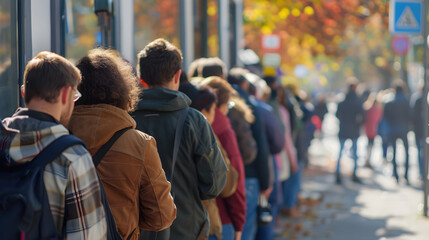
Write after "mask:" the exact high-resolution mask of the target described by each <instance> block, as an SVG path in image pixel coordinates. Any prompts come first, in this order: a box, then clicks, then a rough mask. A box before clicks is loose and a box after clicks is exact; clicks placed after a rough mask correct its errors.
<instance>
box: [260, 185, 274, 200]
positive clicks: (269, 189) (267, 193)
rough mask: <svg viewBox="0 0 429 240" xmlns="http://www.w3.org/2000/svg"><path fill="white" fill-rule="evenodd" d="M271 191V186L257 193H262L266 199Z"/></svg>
mask: <svg viewBox="0 0 429 240" xmlns="http://www.w3.org/2000/svg"><path fill="white" fill-rule="evenodd" d="M272 191H273V187H270V188H268V189H267V190H264V191H261V192H260V193H259V194H260V195H264V196H265V198H266V199H268V198H269V197H270V195H271V192H272Z"/></svg>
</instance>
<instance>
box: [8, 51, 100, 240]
mask: <svg viewBox="0 0 429 240" xmlns="http://www.w3.org/2000/svg"><path fill="white" fill-rule="evenodd" d="M23 80H24V84H23V86H22V88H21V91H22V95H23V97H24V101H25V105H26V108H19V109H18V110H17V112H16V113H15V114H14V115H13V116H12V117H10V118H6V119H4V120H3V121H2V124H1V126H0V142H1V144H0V184H1V187H0V202H2V203H3V204H2V206H1V207H0V226H1V227H0V229H1V230H0V232H1V235H2V239H58V238H67V239H105V238H106V219H105V212H104V209H103V204H102V202H101V194H100V185H99V182H98V177H97V173H96V171H95V168H94V164H93V163H92V159H91V155H90V154H89V153H88V151H87V150H86V149H85V147H84V145H83V142H82V141H80V140H79V139H77V138H76V137H74V136H72V135H69V131H68V130H67V129H66V128H65V127H64V126H63V125H64V124H66V123H67V122H68V120H69V119H70V116H71V113H72V111H73V108H74V101H76V100H77V99H78V98H79V97H80V96H81V95H80V93H79V92H78V91H77V86H78V85H79V83H80V81H81V76H80V72H79V70H78V69H77V68H76V67H75V66H73V64H71V63H70V62H69V61H68V60H66V59H65V58H63V57H61V56H59V55H57V54H55V53H51V52H41V53H39V54H38V55H37V56H35V57H34V58H33V59H32V60H30V62H29V63H28V64H27V67H26V69H25V72H24V79H23ZM21 203H24V204H21Z"/></svg>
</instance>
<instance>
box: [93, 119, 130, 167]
mask: <svg viewBox="0 0 429 240" xmlns="http://www.w3.org/2000/svg"><path fill="white" fill-rule="evenodd" d="M129 129H132V127H126V128H123V129H121V130H119V131H117V132H115V134H113V136H112V137H111V138H110V139H109V141H107V142H106V143H105V144H104V145H103V146H101V147H100V149H98V151H97V152H96V153H95V154H94V156H92V161H93V162H94V166H96V167H97V166H98V164H100V162H101V159H103V157H104V155H106V153H107V152H108V151H109V149H110V148H111V147H112V146H113V144H114V143H115V142H116V140H118V138H119V137H120V136H122V134H124V133H125V132H126V131H128V130H129Z"/></svg>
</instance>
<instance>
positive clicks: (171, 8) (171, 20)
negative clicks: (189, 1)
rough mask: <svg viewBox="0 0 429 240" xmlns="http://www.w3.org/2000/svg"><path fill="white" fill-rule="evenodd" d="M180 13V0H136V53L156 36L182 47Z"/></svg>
mask: <svg viewBox="0 0 429 240" xmlns="http://www.w3.org/2000/svg"><path fill="white" fill-rule="evenodd" d="M179 13H180V5H179V0H135V2H134V23H135V25H134V27H135V28H134V29H135V30H134V47H135V53H136V54H137V53H138V52H140V51H141V50H142V49H143V48H144V47H145V46H146V45H147V44H148V43H149V42H151V41H152V40H154V39H156V38H165V39H166V40H168V41H170V42H171V43H173V44H174V45H176V46H177V47H179V48H180V18H179ZM136 54H135V55H136Z"/></svg>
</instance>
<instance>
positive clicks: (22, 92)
mask: <svg viewBox="0 0 429 240" xmlns="http://www.w3.org/2000/svg"><path fill="white" fill-rule="evenodd" d="M21 95H22V98H24V99H25V87H24V84H23V85H21Z"/></svg>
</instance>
